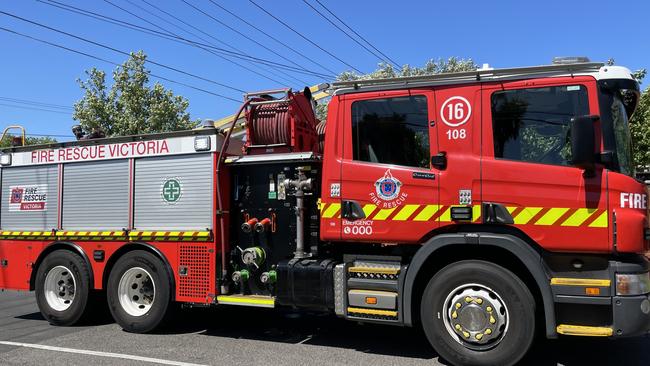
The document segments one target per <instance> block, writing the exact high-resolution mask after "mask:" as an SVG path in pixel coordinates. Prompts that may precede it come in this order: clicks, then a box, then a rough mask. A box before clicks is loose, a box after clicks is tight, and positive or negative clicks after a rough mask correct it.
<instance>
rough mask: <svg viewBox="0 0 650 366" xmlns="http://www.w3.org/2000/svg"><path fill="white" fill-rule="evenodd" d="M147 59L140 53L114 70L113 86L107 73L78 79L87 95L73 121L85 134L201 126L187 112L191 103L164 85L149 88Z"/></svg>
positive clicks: (90, 73) (96, 71)
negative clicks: (109, 83) (77, 123)
mask: <svg viewBox="0 0 650 366" xmlns="http://www.w3.org/2000/svg"><path fill="white" fill-rule="evenodd" d="M146 59H147V56H146V55H145V54H144V53H143V52H142V51H139V52H137V53H131V56H130V57H129V59H128V60H127V61H126V62H124V64H122V65H121V66H119V67H117V68H116V69H115V70H114V71H113V75H112V76H113V85H112V86H110V87H108V86H107V85H106V73H105V72H104V71H102V70H99V69H97V68H92V69H91V70H86V75H87V76H88V79H87V80H81V79H78V80H77V82H78V83H79V86H80V87H81V89H82V90H83V91H84V96H83V98H82V99H81V100H79V101H78V102H76V103H75V105H74V109H75V111H74V114H73V118H74V119H75V120H77V121H79V124H80V125H81V127H82V128H83V130H84V131H85V132H86V133H90V132H91V131H93V130H97V129H101V130H102V131H104V133H105V134H106V136H107V137H110V136H125V135H137V134H144V133H154V132H164V131H176V130H186V129H191V128H194V127H196V126H197V125H198V123H199V122H198V121H192V120H191V119H190V114H189V113H188V112H187V107H188V106H189V102H188V101H187V99H185V98H184V97H182V96H178V95H174V93H173V92H172V91H171V90H167V89H165V88H164V87H163V86H162V85H161V84H159V83H157V82H156V83H155V84H154V85H153V86H149V74H150V72H149V70H147V69H146V68H145V62H146Z"/></svg>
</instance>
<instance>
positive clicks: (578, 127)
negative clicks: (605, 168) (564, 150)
mask: <svg viewBox="0 0 650 366" xmlns="http://www.w3.org/2000/svg"><path fill="white" fill-rule="evenodd" d="M598 119H600V117H599V116H579V117H574V118H572V119H571V124H570V128H571V160H572V161H571V162H572V163H573V165H574V166H576V167H578V168H581V169H584V170H586V171H591V170H593V169H594V166H595V164H596V153H595V148H596V145H595V141H594V140H595V131H594V130H595V129H594V122H595V121H597V120H598Z"/></svg>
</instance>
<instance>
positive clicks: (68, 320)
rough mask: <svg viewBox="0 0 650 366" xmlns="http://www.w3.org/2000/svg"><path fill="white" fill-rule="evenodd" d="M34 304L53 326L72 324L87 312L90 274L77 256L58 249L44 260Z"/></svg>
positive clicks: (37, 281)
mask: <svg viewBox="0 0 650 366" xmlns="http://www.w3.org/2000/svg"><path fill="white" fill-rule="evenodd" d="M35 285H36V302H37V304H38V308H39V309H40V311H41V314H43V317H44V318H45V319H46V320H47V321H48V322H50V323H51V324H53V325H73V324H75V323H77V322H78V321H79V320H80V319H81V318H82V316H83V315H84V314H85V313H86V310H87V307H88V306H87V305H88V298H89V293H90V272H89V269H88V267H87V265H86V262H84V260H83V259H82V258H81V257H80V256H79V255H77V254H74V253H72V252H70V251H67V250H57V251H54V252H52V253H50V254H48V255H47V257H45V259H44V260H43V262H42V263H41V265H40V266H39V267H38V270H37V272H36V283H35Z"/></svg>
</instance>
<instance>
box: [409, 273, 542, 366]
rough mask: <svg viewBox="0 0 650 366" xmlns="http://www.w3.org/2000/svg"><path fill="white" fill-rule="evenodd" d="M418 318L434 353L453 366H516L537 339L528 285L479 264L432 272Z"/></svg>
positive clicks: (508, 274) (533, 305) (512, 274)
mask: <svg viewBox="0 0 650 366" xmlns="http://www.w3.org/2000/svg"><path fill="white" fill-rule="evenodd" d="M420 315H421V321H422V326H423V328H424V332H425V334H426V336H427V338H428V340H429V342H430V343H431V345H432V346H433V348H434V349H435V350H436V352H438V354H439V355H440V356H442V357H443V358H444V359H446V360H447V361H449V362H451V363H452V364H454V365H481V366H482V365H512V364H515V363H516V362H517V361H519V360H520V359H521V358H522V357H523V356H524V355H525V354H526V352H527V351H528V349H529V348H530V346H531V344H532V342H533V338H534V334H535V301H534V299H533V296H532V295H531V293H530V291H529V290H528V288H527V287H526V285H525V284H524V283H523V282H522V281H521V280H520V279H519V278H518V277H517V276H516V275H515V274H514V273H512V272H510V271H509V270H507V269H505V268H503V267H500V266H498V265H496V264H493V263H489V262H485V261H480V260H468V261H461V262H456V263H452V264H450V265H448V266H446V267H445V268H443V269H442V270H440V271H439V272H438V273H436V274H435V275H434V276H433V278H431V280H430V281H429V284H428V285H427V287H426V289H425V290H424V294H423V297H422V301H421V307H420Z"/></svg>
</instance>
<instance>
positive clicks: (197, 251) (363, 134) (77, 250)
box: [0, 62, 650, 365]
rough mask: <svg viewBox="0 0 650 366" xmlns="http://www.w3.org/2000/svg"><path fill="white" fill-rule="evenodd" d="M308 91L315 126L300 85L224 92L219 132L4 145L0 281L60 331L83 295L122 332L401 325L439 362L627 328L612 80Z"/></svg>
mask: <svg viewBox="0 0 650 366" xmlns="http://www.w3.org/2000/svg"><path fill="white" fill-rule="evenodd" d="M329 92H330V93H331V102H330V104H329V109H328V115H327V120H326V121H322V122H319V121H318V120H317V119H316V117H315V115H314V112H313V96H312V93H311V92H310V90H309V89H306V90H305V91H303V92H299V93H293V92H292V91H290V90H276V91H265V92H260V93H251V94H248V95H246V98H245V103H244V104H243V105H242V107H241V108H240V110H239V113H238V115H237V116H236V117H235V118H233V119H232V123H230V124H229V125H227V126H222V127H225V128H204V129H198V130H193V131H185V132H175V133H167V134H157V135H146V136H131V137H123V138H109V139H97V140H87V141H78V142H71V143H62V144H55V145H49V146H37V147H16V148H10V149H6V150H4V152H3V154H2V155H0V163H1V164H2V168H1V173H2V179H1V182H0V183H1V186H0V189H1V192H2V195H1V203H0V227H1V230H2V231H0V287H3V288H12V289H22V290H35V291H36V297H37V300H38V304H39V307H40V309H41V312H42V313H43V315H44V316H45V318H46V319H47V320H48V321H50V322H51V323H53V324H60V325H69V324H73V323H75V322H77V321H78V320H79V319H80V318H81V317H82V316H84V315H85V314H86V313H87V311H86V310H87V309H89V308H91V307H92V306H93V301H96V300H95V297H94V294H95V293H98V292H105V293H106V295H107V299H108V305H109V308H110V311H111V313H112V314H113V316H114V318H115V320H116V321H117V322H118V323H119V324H120V325H121V326H122V327H123V328H124V329H126V330H127V331H132V332H148V331H151V330H152V329H154V328H156V327H157V326H159V325H160V324H161V323H163V322H164V319H166V316H167V315H168V314H169V312H170V311H169V309H170V308H171V304H172V303H184V304H186V305H187V306H192V305H240V306H257V307H269V308H273V307H288V308H294V309H301V310H309V311H324V312H332V313H334V314H336V315H338V316H340V317H343V318H345V319H349V320H353V321H360V322H373V323H382V324H387V325H398V326H414V325H421V326H422V327H423V329H424V331H425V334H426V336H427V338H428V340H429V341H430V343H431V344H432V346H433V347H434V348H435V349H436V351H437V352H438V353H439V354H440V355H441V356H442V357H444V358H445V359H447V360H449V361H450V362H452V363H453V364H458V365H494V364H499V365H501V364H503V365H507V364H513V363H516V362H517V361H518V360H520V359H521V358H522V357H523V356H524V354H525V353H526V352H527V350H528V349H529V347H530V345H531V344H532V341H533V338H534V336H535V334H537V333H541V334H544V335H545V336H546V337H549V338H556V337H558V336H559V335H569V336H601V337H612V338H618V337H628V336H638V335H645V334H648V332H649V331H650V298H649V293H650V277H649V274H648V261H647V260H646V259H645V257H643V256H642V254H643V253H645V252H646V251H647V250H648V244H649V242H648V239H649V234H650V232H649V231H648V219H647V193H646V191H645V187H644V185H643V184H642V183H641V182H639V181H637V180H635V179H634V178H633V177H634V166H633V164H632V154H631V141H630V132H629V125H628V120H629V117H630V116H631V114H632V113H633V111H634V108H635V107H636V102H637V99H638V95H639V86H638V83H637V82H636V81H635V80H634V78H633V77H632V76H631V74H630V71H629V70H628V69H626V68H623V67H618V66H607V65H604V64H602V63H591V62H578V63H559V64H553V65H547V66H537V67H525V68H511V69H491V68H485V67H484V68H482V69H479V70H476V71H472V72H462V73H452V74H440V75H432V76H420V77H408V78H397V79H385V80H357V81H349V82H337V83H334V84H332V85H331V86H330V88H329ZM278 94H280V96H279V97H277V95H278ZM240 116H243V117H242V118H243V119H242V120H243V121H244V124H243V125H244V127H245V131H246V139H245V142H244V143H243V145H241V146H239V145H238V146H235V145H236V143H235V142H234V139H233V137H232V134H233V132H234V131H235V129H236V128H237V126H238V121H240V118H239V117H240Z"/></svg>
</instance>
